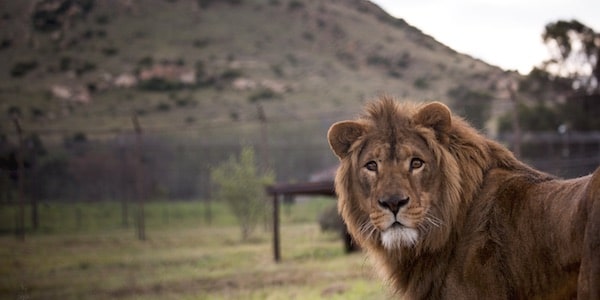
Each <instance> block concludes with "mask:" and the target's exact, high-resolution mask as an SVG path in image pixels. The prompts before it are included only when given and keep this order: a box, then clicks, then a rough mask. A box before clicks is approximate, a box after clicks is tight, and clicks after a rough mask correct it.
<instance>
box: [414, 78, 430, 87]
mask: <svg viewBox="0 0 600 300" xmlns="http://www.w3.org/2000/svg"><path fill="white" fill-rule="evenodd" d="M413 85H414V86H415V87H416V88H417V89H420V90H424V89H427V88H429V82H428V81H427V78H425V77H419V78H417V79H415V81H414V82H413Z"/></svg>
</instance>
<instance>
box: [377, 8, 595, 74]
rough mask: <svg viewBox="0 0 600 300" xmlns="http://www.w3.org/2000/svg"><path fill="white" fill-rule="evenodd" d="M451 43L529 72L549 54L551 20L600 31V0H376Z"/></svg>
mask: <svg viewBox="0 0 600 300" xmlns="http://www.w3.org/2000/svg"><path fill="white" fill-rule="evenodd" d="M371 1H372V2H374V3H376V4H377V5H379V6H380V7H381V8H383V9H384V10H386V11H387V12H388V13H389V14H390V15H392V16H394V17H397V18H402V19H404V20H405V21H406V22H408V23H409V24H410V25H412V26H415V27H417V28H418V29H420V30H421V31H423V32H424V33H425V34H428V35H430V36H432V37H433V38H435V39H436V40H438V41H439V42H441V43H443V44H445V45H446V46H449V47H450V48H452V49H454V50H456V51H458V52H461V53H464V54H468V55H471V56H473V57H475V58H478V59H481V60H483V61H485V62H487V63H489V64H492V65H496V66H499V67H501V68H503V69H505V70H517V71H519V72H520V73H521V74H524V75H525V74H528V73H529V71H531V69H532V68H533V67H534V66H539V65H541V63H542V62H543V61H544V60H547V59H548V58H549V57H550V51H549V49H548V47H547V46H546V45H545V44H544V42H543V40H542V37H541V36H542V33H543V31H544V28H545V26H546V24H548V23H551V22H556V21H558V20H572V19H576V20H578V21H579V22H581V23H583V24H584V25H586V26H588V27H591V28H592V29H593V30H594V31H595V32H600V1H599V0H527V1H523V0H418V1H409V0H371Z"/></svg>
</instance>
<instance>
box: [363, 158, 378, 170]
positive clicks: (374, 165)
mask: <svg viewBox="0 0 600 300" xmlns="http://www.w3.org/2000/svg"><path fill="white" fill-rule="evenodd" d="M365 168H367V170H369V171H371V172H377V162H376V161H373V160H372V161H370V162H368V163H367V164H366V165H365Z"/></svg>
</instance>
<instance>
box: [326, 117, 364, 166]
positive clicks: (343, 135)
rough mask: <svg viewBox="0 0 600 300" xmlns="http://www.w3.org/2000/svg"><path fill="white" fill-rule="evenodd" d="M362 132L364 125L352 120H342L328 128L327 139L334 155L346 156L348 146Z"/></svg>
mask: <svg viewBox="0 0 600 300" xmlns="http://www.w3.org/2000/svg"><path fill="white" fill-rule="evenodd" d="M364 132H365V127H364V125H362V124H360V123H358V122H354V121H342V122H337V123H335V124H333V125H332V126H331V128H329V132H327V139H328V140H329V145H330V146H331V149H332V150H333V152H334V153H335V155H337V156H338V157H339V158H340V159H342V158H344V157H346V156H348V154H349V151H350V147H351V146H352V144H353V143H354V142H355V141H356V140H358V138H360V137H361V136H362V135H363V134H364Z"/></svg>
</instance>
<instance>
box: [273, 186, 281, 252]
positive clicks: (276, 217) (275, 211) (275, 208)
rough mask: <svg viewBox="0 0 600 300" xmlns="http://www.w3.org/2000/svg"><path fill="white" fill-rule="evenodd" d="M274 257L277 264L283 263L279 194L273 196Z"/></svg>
mask: <svg viewBox="0 0 600 300" xmlns="http://www.w3.org/2000/svg"><path fill="white" fill-rule="evenodd" d="M273 256H274V257H273V258H274V259H275V262H276V263H278V262H279V261H281V250H280V242H279V199H278V197H277V193H274V194H273Z"/></svg>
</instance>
